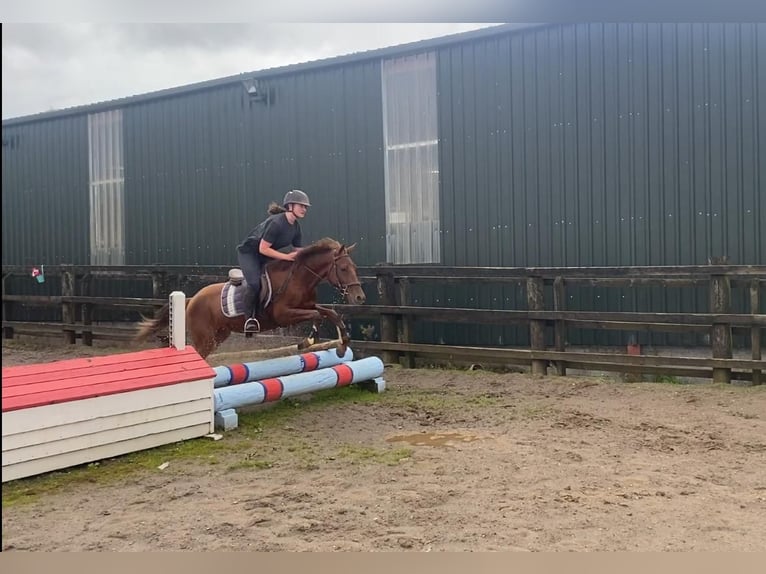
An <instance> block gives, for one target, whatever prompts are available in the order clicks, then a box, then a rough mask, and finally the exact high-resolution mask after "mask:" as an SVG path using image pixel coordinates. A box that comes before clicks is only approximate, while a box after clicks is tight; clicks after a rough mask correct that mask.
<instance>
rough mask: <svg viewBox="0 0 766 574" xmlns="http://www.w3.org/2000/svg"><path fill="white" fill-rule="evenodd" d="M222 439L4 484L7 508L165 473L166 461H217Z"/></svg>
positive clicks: (171, 446) (176, 445)
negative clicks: (69, 490)
mask: <svg viewBox="0 0 766 574" xmlns="http://www.w3.org/2000/svg"><path fill="white" fill-rule="evenodd" d="M220 442H223V441H218V442H215V441H213V440H211V439H208V438H198V439H193V440H188V441H183V442H178V443H173V444H168V445H163V446H159V447H156V448H153V449H149V450H142V451H139V452H134V453H130V454H126V455H123V456H120V457H116V458H110V459H105V460H101V461H97V462H91V463H88V464H84V465H81V466H75V467H72V468H67V469H63V470H57V471H53V472H50V473H47V474H42V475H39V476H32V477H29V478H23V479H19V480H14V481H11V482H8V483H6V484H3V496H2V501H3V508H10V507H12V506H16V505H19V504H24V503H31V502H34V501H36V500H37V499H38V498H39V497H40V496H43V495H46V494H53V493H56V492H58V491H60V490H62V489H64V488H69V487H72V486H75V485H81V484H86V483H87V484H95V485H104V484H113V483H115V482H117V481H121V480H125V479H126V478H127V477H130V476H131V475H133V474H136V473H138V472H142V471H143V472H146V471H154V472H162V471H160V470H158V469H157V467H158V466H160V465H161V464H162V463H164V462H169V463H171V464H172V462H173V461H177V460H190V459H191V460H194V459H197V460H199V461H200V462H207V463H208V464H216V463H217V460H216V455H217V453H218V452H220V450H221V446H222V445H220V444H219V443H220Z"/></svg>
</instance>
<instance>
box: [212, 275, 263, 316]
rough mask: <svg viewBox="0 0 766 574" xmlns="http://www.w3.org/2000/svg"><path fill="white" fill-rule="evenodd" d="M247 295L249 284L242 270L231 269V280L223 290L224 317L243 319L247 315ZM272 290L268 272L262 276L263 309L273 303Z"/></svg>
mask: <svg viewBox="0 0 766 574" xmlns="http://www.w3.org/2000/svg"><path fill="white" fill-rule="evenodd" d="M245 293H247V282H246V281H245V276H244V275H243V274H242V270H241V269H237V268H234V269H230V270H229V280H228V281H227V282H226V283H225V284H224V286H223V289H222V290H221V312H222V313H223V315H224V317H229V318H232V317H241V316H242V315H244V314H245ZM271 298H272V288H271V279H270V277H269V274H268V272H267V271H264V272H263V273H262V274H261V291H260V296H259V299H260V301H259V303H260V304H261V309H265V308H266V307H268V306H269V304H270V303H271Z"/></svg>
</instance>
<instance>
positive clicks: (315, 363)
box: [213, 348, 354, 388]
mask: <svg viewBox="0 0 766 574" xmlns="http://www.w3.org/2000/svg"><path fill="white" fill-rule="evenodd" d="M353 359H354V352H353V351H352V350H351V349H350V348H348V349H346V354H345V355H343V356H342V357H338V354H337V353H336V352H335V351H334V350H327V351H317V352H312V353H303V354H301V355H290V356H287V357H277V358H275V359H267V360H264V361H250V362H248V363H235V364H232V365H221V366H218V367H214V368H213V370H214V371H215V375H216V376H215V381H214V386H215V387H216V388H219V387H226V386H229V385H241V384H243V383H249V382H252V381H258V380H261V379H268V378H271V377H280V376H283V375H294V374H297V373H304V372H309V371H316V370H319V369H325V368H327V367H333V366H335V365H339V364H341V363H347V362H349V361H352V360H353Z"/></svg>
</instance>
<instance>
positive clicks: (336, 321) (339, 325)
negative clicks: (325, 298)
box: [315, 305, 350, 357]
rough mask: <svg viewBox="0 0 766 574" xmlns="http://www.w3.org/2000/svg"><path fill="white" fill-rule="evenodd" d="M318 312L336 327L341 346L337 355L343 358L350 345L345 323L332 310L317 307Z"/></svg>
mask: <svg viewBox="0 0 766 574" xmlns="http://www.w3.org/2000/svg"><path fill="white" fill-rule="evenodd" d="M315 307H316V310H317V311H319V313H320V314H321V315H322V317H324V318H325V319H329V320H330V321H331V322H332V324H333V325H335V328H336V329H337V331H338V339H340V341H341V344H340V346H339V347H338V349H337V353H338V356H339V357H342V356H343V355H345V354H346V348H347V347H348V344H349V341H350V339H349V336H348V332H347V331H346V326H345V325H344V324H343V321H342V320H341V318H340V315H338V314H337V313H336V312H335V311H334V310H332V309H330V308H329V307H323V306H321V305H316V306H315Z"/></svg>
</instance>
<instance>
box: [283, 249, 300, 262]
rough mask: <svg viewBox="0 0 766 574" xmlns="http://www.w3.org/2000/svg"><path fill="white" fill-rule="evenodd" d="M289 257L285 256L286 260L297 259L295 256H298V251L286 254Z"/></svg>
mask: <svg viewBox="0 0 766 574" xmlns="http://www.w3.org/2000/svg"><path fill="white" fill-rule="evenodd" d="M285 255H286V256H287V257H286V258H285V261H295V258H296V257H298V252H297V251H291V252H290V253H286V254H285Z"/></svg>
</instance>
